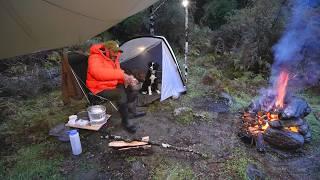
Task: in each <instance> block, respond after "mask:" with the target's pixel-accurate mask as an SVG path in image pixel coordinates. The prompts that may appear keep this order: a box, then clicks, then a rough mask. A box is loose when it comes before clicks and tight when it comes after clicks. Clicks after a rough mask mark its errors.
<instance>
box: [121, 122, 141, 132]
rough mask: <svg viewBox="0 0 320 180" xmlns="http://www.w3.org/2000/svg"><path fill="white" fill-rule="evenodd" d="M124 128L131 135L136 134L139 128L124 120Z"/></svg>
mask: <svg viewBox="0 0 320 180" xmlns="http://www.w3.org/2000/svg"><path fill="white" fill-rule="evenodd" d="M122 126H123V127H124V128H125V129H126V130H127V131H128V132H129V133H136V131H137V127H136V126H135V125H133V124H131V123H129V121H128V119H126V120H125V119H122Z"/></svg>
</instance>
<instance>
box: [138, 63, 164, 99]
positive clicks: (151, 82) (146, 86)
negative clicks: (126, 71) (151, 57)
mask: <svg viewBox="0 0 320 180" xmlns="http://www.w3.org/2000/svg"><path fill="white" fill-rule="evenodd" d="M148 66H149V70H148V72H147V75H146V78H145V80H144V82H143V84H142V88H141V90H140V92H141V93H142V94H147V93H148V94H149V95H152V92H157V93H158V94H160V90H159V89H158V83H159V82H158V79H159V78H158V77H157V76H156V73H157V71H158V69H159V64H158V63H155V62H150V63H149V64H148Z"/></svg>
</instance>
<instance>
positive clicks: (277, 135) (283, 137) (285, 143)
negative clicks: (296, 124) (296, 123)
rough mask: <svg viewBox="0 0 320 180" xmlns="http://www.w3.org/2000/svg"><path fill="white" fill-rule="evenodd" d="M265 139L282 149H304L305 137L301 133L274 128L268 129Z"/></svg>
mask: <svg viewBox="0 0 320 180" xmlns="http://www.w3.org/2000/svg"><path fill="white" fill-rule="evenodd" d="M264 139H265V140H266V141H267V142H268V143H270V144H272V145H274V146H277V147H279V148H282V149H297V148H300V147H302V145H303V143H304V137H303V136H302V135H300V134H299V133H295V132H292V131H289V130H279V129H274V128H268V129H267V130H266V131H265V133H264Z"/></svg>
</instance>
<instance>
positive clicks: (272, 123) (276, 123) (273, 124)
mask: <svg viewBox="0 0 320 180" xmlns="http://www.w3.org/2000/svg"><path fill="white" fill-rule="evenodd" d="M268 123H269V125H270V126H271V127H273V128H276V129H280V128H282V127H283V126H282V124H281V122H280V121H279V120H275V121H270V122H268Z"/></svg>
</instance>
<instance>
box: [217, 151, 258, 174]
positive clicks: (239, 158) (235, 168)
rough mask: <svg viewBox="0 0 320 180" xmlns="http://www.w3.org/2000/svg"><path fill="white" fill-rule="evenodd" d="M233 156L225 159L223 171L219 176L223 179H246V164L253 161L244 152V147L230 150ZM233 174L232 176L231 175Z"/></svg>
mask: <svg viewBox="0 0 320 180" xmlns="http://www.w3.org/2000/svg"><path fill="white" fill-rule="evenodd" d="M232 156H233V158H232V159H230V160H227V161H226V163H225V164H224V165H223V166H224V168H223V169H224V171H222V172H221V176H222V177H225V179H248V177H247V173H246V170H247V166H248V165H249V164H250V163H255V161H254V160H253V159H252V157H250V156H249V155H248V153H247V152H245V150H244V149H240V148H235V149H234V150H233V152H232ZM232 176H233V177H232Z"/></svg>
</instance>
